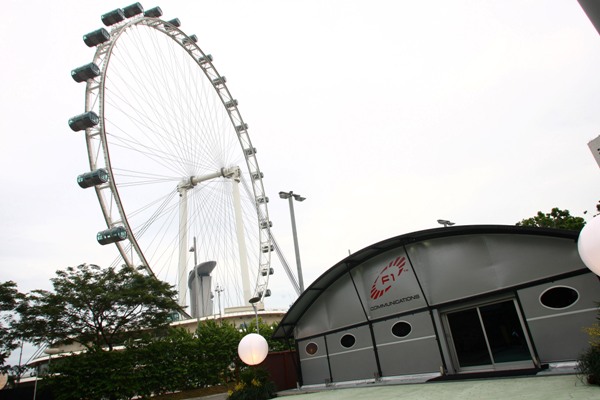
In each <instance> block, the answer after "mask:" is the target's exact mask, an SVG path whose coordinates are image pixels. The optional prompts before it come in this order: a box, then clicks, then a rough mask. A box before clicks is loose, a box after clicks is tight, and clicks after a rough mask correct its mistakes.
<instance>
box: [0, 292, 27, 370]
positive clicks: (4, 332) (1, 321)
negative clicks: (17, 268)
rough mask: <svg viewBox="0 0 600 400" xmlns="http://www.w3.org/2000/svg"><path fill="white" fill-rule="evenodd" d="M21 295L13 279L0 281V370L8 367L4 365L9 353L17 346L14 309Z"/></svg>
mask: <svg viewBox="0 0 600 400" xmlns="http://www.w3.org/2000/svg"><path fill="white" fill-rule="evenodd" d="M21 297H22V295H21V294H20V293H19V292H18V291H17V285H16V283H15V282H13V281H7V282H2V283H0V370H2V371H4V370H6V369H8V368H9V366H5V365H4V364H5V363H6V359H7V358H8V357H9V356H10V353H11V352H12V351H13V350H14V349H16V348H17V347H18V337H16V335H15V334H14V330H13V325H14V323H15V320H14V316H15V314H14V311H15V308H16V307H17V303H18V300H19V299H20V298H21Z"/></svg>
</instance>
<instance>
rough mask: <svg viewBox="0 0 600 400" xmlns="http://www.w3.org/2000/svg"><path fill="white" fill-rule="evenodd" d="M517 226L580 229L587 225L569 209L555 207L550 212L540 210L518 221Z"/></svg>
mask: <svg viewBox="0 0 600 400" xmlns="http://www.w3.org/2000/svg"><path fill="white" fill-rule="evenodd" d="M516 225H517V226H536V227H540V228H557V229H569V230H573V231H580V230H581V229H583V227H584V225H585V220H584V219H583V218H581V217H575V216H573V215H571V213H570V212H569V210H561V209H560V208H557V207H554V208H553V209H552V211H550V212H549V213H546V214H544V213H542V212H541V211H538V213H537V215H535V216H534V217H531V218H526V219H524V220H522V221H520V222H517V224H516Z"/></svg>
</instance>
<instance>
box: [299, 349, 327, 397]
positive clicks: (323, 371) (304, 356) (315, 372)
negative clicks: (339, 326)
mask: <svg viewBox="0 0 600 400" xmlns="http://www.w3.org/2000/svg"><path fill="white" fill-rule="evenodd" d="M311 342H313V343H315V344H316V345H317V346H318V350H317V352H316V353H315V354H313V355H310V354H308V353H307V352H306V345H307V344H309V343H311ZM298 354H299V358H300V368H301V369H302V380H303V384H304V385H317V384H323V383H327V382H328V381H329V379H330V376H329V362H328V360H327V351H326V348H325V338H324V337H317V338H312V339H310V340H302V341H298Z"/></svg>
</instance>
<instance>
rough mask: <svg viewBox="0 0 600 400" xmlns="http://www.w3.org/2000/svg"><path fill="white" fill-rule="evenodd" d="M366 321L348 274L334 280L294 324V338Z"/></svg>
mask: <svg viewBox="0 0 600 400" xmlns="http://www.w3.org/2000/svg"><path fill="white" fill-rule="evenodd" d="M365 321H366V317H365V314H364V312H363V308H362V306H361V304H360V300H359V298H358V296H357V294H356V290H355V288H354V284H353V283H352V280H351V279H350V275H348V274H346V275H344V276H342V277H341V278H339V279H338V280H337V281H336V282H334V283H333V284H332V285H331V286H330V287H329V288H328V289H327V290H326V291H325V292H324V293H323V294H322V295H321V296H320V297H319V298H318V299H317V300H316V301H315V302H314V304H313V305H312V306H311V307H310V308H309V309H308V311H307V312H306V314H305V315H304V317H303V318H302V319H301V320H300V321H299V322H298V324H297V325H296V338H297V339H301V338H305V337H307V336H312V335H318V334H321V333H323V332H327V331H331V330H335V329H340V328H343V327H345V326H350V325H356V324H360V323H362V322H365Z"/></svg>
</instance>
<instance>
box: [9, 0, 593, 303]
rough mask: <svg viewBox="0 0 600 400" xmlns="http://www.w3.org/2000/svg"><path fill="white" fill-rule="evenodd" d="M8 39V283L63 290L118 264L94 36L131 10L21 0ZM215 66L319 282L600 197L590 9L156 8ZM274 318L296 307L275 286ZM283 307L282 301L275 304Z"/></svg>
mask: <svg viewBox="0 0 600 400" xmlns="http://www.w3.org/2000/svg"><path fill="white" fill-rule="evenodd" d="M2 4H3V11H4V15H5V18H4V19H3V22H2V24H0V37H1V39H0V54H1V57H2V62H0V76H1V80H2V81H1V82H2V84H1V90H0V112H1V118H0V140H1V141H0V171H1V172H0V187H2V196H0V221H1V222H0V223H1V226H2V230H1V231H0V268H1V271H2V273H1V275H0V280H1V281H4V280H14V281H16V282H17V283H18V284H19V288H20V289H21V290H22V291H29V290H31V289H35V288H44V289H48V288H50V283H49V281H48V279H49V278H50V277H52V276H54V272H55V271H56V270H57V269H63V268H66V267H67V266H72V265H77V264H80V263H82V262H89V263H96V264H99V265H108V264H109V263H110V262H111V261H112V260H113V259H114V258H115V256H116V254H117V253H116V249H115V248H114V247H113V246H107V247H101V246H99V245H98V244H97V242H96V239H95V235H96V232H98V231H99V230H101V229H103V227H104V226H105V223H104V221H103V219H102V217H101V211H100V207H99V205H98V203H97V200H96V197H95V194H94V193H93V191H92V190H91V189H90V190H82V189H80V188H79V187H78V186H77V184H76V182H75V177H76V176H77V175H78V174H80V173H82V172H85V171H86V170H87V165H88V164H87V153H86V148H85V139H84V135H83V133H81V132H79V133H73V132H72V131H71V130H70V129H69V127H68V125H67V120H68V118H69V117H71V116H73V115H76V114H79V113H80V112H83V110H84V84H77V83H75V82H74V81H73V80H72V79H71V77H70V71H71V70H72V69H73V68H75V67H78V66H80V65H83V64H86V63H88V62H90V61H91V60H92V56H93V53H94V49H90V48H88V47H87V46H85V44H84V43H83V41H82V35H83V34H85V33H88V32H91V31H93V30H95V29H98V28H100V27H101V26H102V24H101V21H100V15H101V14H103V13H105V12H107V11H110V10H112V9H114V8H117V7H124V6H127V5H128V4H130V2H121V1H112V0H110V1H95V2H90V1H87V2H83V1H81V0H76V1H75V0H73V1H46V0H35V1H26V2H24V1H20V0H5V1H4V2H3V3H2ZM142 4H143V5H144V7H145V8H146V9H149V8H151V7H154V6H155V5H159V6H161V8H162V9H163V11H164V18H165V19H171V18H174V17H178V18H180V20H181V22H182V29H183V30H184V32H186V33H187V34H193V33H194V34H196V35H197V36H198V38H199V42H198V44H199V46H200V47H201V48H202V49H203V50H204V51H205V52H206V53H211V54H212V55H213V56H214V63H215V65H216V67H217V69H218V70H219V72H220V73H221V74H223V75H225V76H226V77H227V85H228V87H229V89H230V91H231V92H232V94H233V95H234V97H235V98H237V99H238V100H239V102H240V106H239V108H240V111H241V113H242V115H243V117H244V120H245V121H246V122H248V123H249V126H250V129H249V133H250V137H251V138H252V141H253V144H254V146H255V147H257V148H258V154H257V156H258V161H259V164H260V168H261V170H262V171H263V172H264V174H265V178H264V184H265V189H266V192H267V195H268V196H269V197H270V199H271V202H270V203H269V211H270V214H271V219H272V220H273V222H274V228H273V229H274V234H275V235H276V237H277V239H278V241H279V242H280V245H281V246H282V247H283V249H284V251H285V252H286V257H287V258H288V260H289V261H290V262H291V263H292V265H293V261H294V251H293V245H292V239H291V226H290V220H289V212H288V204H287V201H283V200H280V199H279V197H278V195H277V193H278V192H279V191H282V190H285V191H289V190H294V191H295V192H296V193H300V194H302V195H304V196H306V197H307V198H308V199H307V200H306V201H305V202H303V203H301V204H300V203H296V207H295V210H296V217H297V225H298V233H299V241H300V248H301V254H302V264H303V266H304V275H305V283H306V286H308V284H310V283H311V282H312V281H314V279H316V278H317V277H318V276H320V275H321V274H322V273H323V272H325V271H326V270H327V269H328V268H330V267H331V266H332V265H333V264H334V263H336V262H337V261H339V260H340V259H342V258H344V257H345V256H347V254H348V250H351V251H353V252H355V251H358V250H360V249H362V248H364V247H366V246H368V245H370V244H373V243H375V242H377V241H380V240H383V239H386V238H389V237H392V236H396V235H400V234H404V233H409V232H413V231H417V230H421V229H428V228H435V227H439V225H438V224H437V223H436V220H437V219H440V218H444V219H449V220H452V221H454V222H456V223H457V224H460V225H465V224H506V225H513V224H514V223H515V222H517V221H519V220H521V219H523V218H526V217H529V216H532V215H534V214H535V213H536V212H537V211H538V210H542V211H544V212H547V211H549V210H550V209H551V208H552V207H555V206H557V207H560V208H566V209H569V210H571V212H572V213H573V214H575V215H582V214H583V211H584V210H590V211H591V210H593V209H594V206H595V204H596V203H597V201H598V200H600V193H599V190H598V189H597V188H598V187H600V186H599V185H600V171H599V169H598V166H597V165H596V163H595V161H594V159H593V157H592V155H591V153H590V151H589V149H588V147H587V143H588V142H589V141H590V140H592V139H593V138H595V137H596V136H598V134H600V112H599V111H598V104H600V90H599V89H600V74H599V73H598V70H599V67H600V36H599V35H598V33H597V32H596V31H595V30H594V28H593V26H592V24H591V23H590V22H589V20H588V19H587V17H586V15H585V14H584V12H583V10H582V9H581V8H580V6H579V4H578V3H577V1H576V0H554V1H547V0H496V1H491V0H487V1H479V0H478V1H475V0H472V1H468V0H451V1H448V0H443V1H427V2H419V1H400V0H389V1H387V0H385V1H384V0H372V1H364V0H363V1H355V0H343V1H342V0H339V1H332V0H329V1H322V0H314V1H307V0H303V1H281V0H279V1H275V0H271V1H252V2H250V1H243V0H239V1H223V0H218V1H217V0H214V1H197V0H196V1H191V0H189V1H183V0H181V1H176V0H170V1H165V2H164V4H156V3H148V2H145V1H142ZM275 277H278V278H275V279H276V280H275V282H276V283H277V282H279V284H281V285H282V287H283V288H284V289H282V290H279V292H278V293H277V292H276V291H275V290H274V296H273V304H270V306H272V307H287V306H288V305H289V304H290V303H292V302H293V301H294V300H295V296H294V295H293V293H292V290H291V287H287V288H285V284H284V283H281V281H278V280H283V281H285V274H284V273H283V271H281V270H279V271H276V275H275ZM267 305H268V306H269V304H267Z"/></svg>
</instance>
